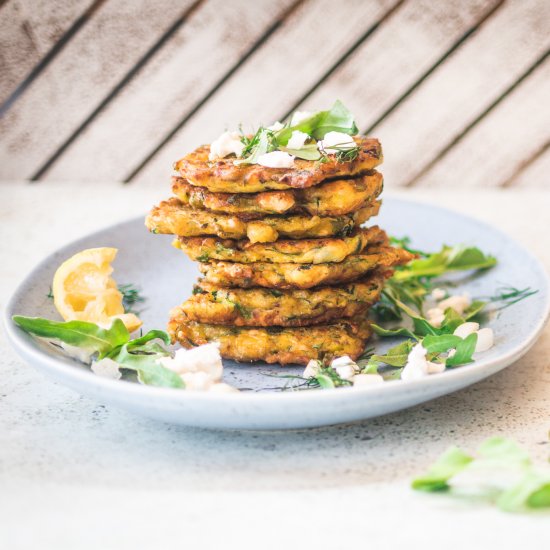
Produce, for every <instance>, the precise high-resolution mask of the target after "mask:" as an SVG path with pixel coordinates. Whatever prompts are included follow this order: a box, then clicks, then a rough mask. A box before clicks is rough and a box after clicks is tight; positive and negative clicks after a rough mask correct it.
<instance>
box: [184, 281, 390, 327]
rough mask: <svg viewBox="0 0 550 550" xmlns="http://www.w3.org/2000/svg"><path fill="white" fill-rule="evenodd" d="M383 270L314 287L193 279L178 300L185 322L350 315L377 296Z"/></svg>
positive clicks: (303, 320) (302, 320)
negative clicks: (227, 284) (185, 297)
mask: <svg viewBox="0 0 550 550" xmlns="http://www.w3.org/2000/svg"><path fill="white" fill-rule="evenodd" d="M386 275H388V272H386V273H384V272H383V271H375V272H373V273H372V274H370V275H368V276H367V277H364V278H362V279H360V280H359V281H356V282H354V283H348V284H344V285H339V286H333V287H327V286H324V287H318V288H316V289H315V290H276V289H266V288H250V289H242V288H223V287H219V286H217V285H212V284H211V283H207V282H205V281H199V283H198V284H197V285H195V288H194V290H193V295H192V296H191V297H190V298H189V299H188V300H187V301H185V302H184V303H183V304H182V305H181V309H182V311H183V312H184V313H185V314H186V315H187V317H188V318H189V319H190V320H191V321H197V322H199V323H210V324H213V325H235V326H240V327H244V326H249V327H271V326H281V327H303V326H309V325H319V324H323V323H328V322H331V321H333V320H335V319H349V318H355V317H358V316H359V315H362V314H365V313H366V311H367V310H368V308H369V307H370V306H371V305H372V304H373V303H375V302H376V301H378V299H379V297H380V293H381V292H382V288H383V286H384V281H385V280H386Z"/></svg>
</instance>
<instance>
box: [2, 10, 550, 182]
mask: <svg viewBox="0 0 550 550" xmlns="http://www.w3.org/2000/svg"><path fill="white" fill-rule="evenodd" d="M549 54H550V1H549V0H448V1H441V2H435V1H433V0H342V1H340V2H334V0H254V1H253V2H251V1H246V0H232V1H227V0H177V1H176V0H156V1H155V2H147V1H146V0H56V1H46V0H4V1H2V2H0V84H1V85H0V133H1V136H2V137H1V140H0V179H2V180H8V179H9V180H13V179H16V180H28V181H39V182H42V183H41V185H47V182H48V181H52V180H60V181H71V182H82V183H84V182H94V181H112V182H117V181H124V182H128V183H139V184H141V185H143V184H150V185H166V186H168V182H167V179H168V176H169V175H170V173H171V165H172V162H173V161H174V160H176V159H177V158H179V157H180V156H182V155H183V154H185V153H186V152H187V151H189V150H190V149H192V148H194V147H195V146H197V145H198V144H200V143H203V142H209V141H211V140H212V139H214V138H216V137H217V136H218V135H219V134H220V132H222V131H223V130H224V129H226V128H235V127H237V126H238V125H239V124H243V126H244V127H245V128H248V127H251V126H253V125H255V124H257V123H260V122H261V123H271V122H273V121H275V120H282V119H284V117H285V116H287V115H288V113H290V112H291V111H292V110H294V109H296V108H299V109H301V110H304V109H306V110H314V109H321V108H326V107H327V106H329V105H330V104H331V103H332V102H333V101H334V100H335V99H336V98H339V99H341V100H342V101H344V103H345V104H346V105H348V106H349V107H350V108H351V109H352V111H353V112H354V113H355V114H356V118H357V121H358V123H359V125H360V129H361V131H362V132H364V133H367V134H369V135H373V136H377V137H379V138H380V140H381V141H382V145H383V148H384V154H385V164H384V169H383V171H384V175H385V180H386V184H387V185H388V186H389V187H392V186H432V187H444V186H455V187H468V188H475V187H501V188H507V187H510V186H521V187H536V186H545V185H548V184H549V183H550V182H549V180H550V55H549Z"/></svg>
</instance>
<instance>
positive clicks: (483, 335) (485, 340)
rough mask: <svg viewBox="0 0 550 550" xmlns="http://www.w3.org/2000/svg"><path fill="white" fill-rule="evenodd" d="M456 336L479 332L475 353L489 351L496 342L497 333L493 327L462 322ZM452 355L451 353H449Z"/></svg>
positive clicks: (464, 336) (455, 332)
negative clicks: (480, 326)
mask: <svg viewBox="0 0 550 550" xmlns="http://www.w3.org/2000/svg"><path fill="white" fill-rule="evenodd" d="M453 334H454V335H455V336H460V337H461V338H466V337H468V336H470V334H477V342H476V349H475V353H481V352H482V351H487V350H488V349H491V348H492V347H493V345H494V343H495V334H494V332H493V329H492V328H481V329H480V328H479V323H473V322H468V323H462V325H459V326H458V327H457V328H456V329H455V331H454V333H453ZM449 356H450V354H449Z"/></svg>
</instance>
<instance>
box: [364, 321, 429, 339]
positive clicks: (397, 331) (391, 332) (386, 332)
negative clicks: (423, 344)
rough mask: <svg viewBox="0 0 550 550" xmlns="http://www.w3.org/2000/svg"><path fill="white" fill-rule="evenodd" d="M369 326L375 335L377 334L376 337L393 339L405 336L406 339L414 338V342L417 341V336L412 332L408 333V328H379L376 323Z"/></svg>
mask: <svg viewBox="0 0 550 550" xmlns="http://www.w3.org/2000/svg"><path fill="white" fill-rule="evenodd" d="M370 326H371V328H372V330H373V331H374V333H375V334H378V336H382V337H384V338H386V337H387V338H393V337H395V336H406V337H407V338H414V339H415V340H418V339H419V338H418V336H416V334H414V332H412V331H410V330H409V329H408V328H405V327H398V328H394V329H389V328H384V327H381V326H380V325H377V324H376V323H371V325H370Z"/></svg>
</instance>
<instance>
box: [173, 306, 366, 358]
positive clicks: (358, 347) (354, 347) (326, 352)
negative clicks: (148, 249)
mask: <svg viewBox="0 0 550 550" xmlns="http://www.w3.org/2000/svg"><path fill="white" fill-rule="evenodd" d="M168 333H169V334H170V336H171V337H172V340H173V341H174V342H179V343H180V344H181V345H182V346H183V347H185V348H191V347H193V346H199V345H202V344H206V343H208V342H219V343H220V353H221V355H222V357H225V358H226V359H234V360H236V361H242V362H254V361H266V362H267V363H280V364H281V365H288V364H302V365H305V364H307V363H308V362H309V360H310V359H330V358H331V357H341V356H342V355H349V356H350V357H351V358H352V359H356V358H357V357H359V355H361V353H362V352H363V350H364V349H365V344H366V342H367V340H368V338H369V337H370V335H371V328H370V325H369V323H368V321H367V320H366V319H362V320H361V321H358V322H351V321H341V322H338V323H334V324H330V325H318V326H315V327H304V328H284V327H268V328H249V327H231V326H223V325H209V324H203V323H197V322H195V321H190V320H189V319H188V318H187V316H186V315H185V313H184V312H183V311H182V310H181V307H176V308H174V309H173V310H172V311H171V314H170V321H169V323H168Z"/></svg>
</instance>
